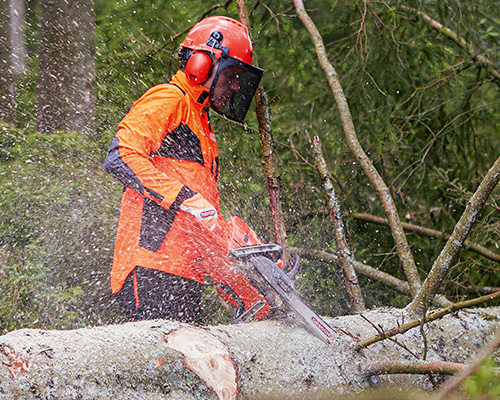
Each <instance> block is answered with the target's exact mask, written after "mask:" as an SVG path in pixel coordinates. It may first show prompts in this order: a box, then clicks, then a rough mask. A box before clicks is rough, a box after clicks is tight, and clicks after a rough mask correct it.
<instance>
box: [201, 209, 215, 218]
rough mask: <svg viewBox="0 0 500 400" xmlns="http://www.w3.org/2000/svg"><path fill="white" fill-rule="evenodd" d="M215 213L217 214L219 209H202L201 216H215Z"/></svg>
mask: <svg viewBox="0 0 500 400" xmlns="http://www.w3.org/2000/svg"><path fill="white" fill-rule="evenodd" d="M215 214H217V211H215V210H213V209H212V210H207V211H202V212H201V213H200V217H201V218H203V219H205V218H209V217H213V216H214V215H215Z"/></svg>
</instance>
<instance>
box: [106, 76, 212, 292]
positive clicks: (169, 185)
mask: <svg viewBox="0 0 500 400" xmlns="http://www.w3.org/2000/svg"><path fill="white" fill-rule="evenodd" d="M207 103H208V89H206V88H204V87H203V86H201V85H196V84H192V83H191V82H190V81H188V80H187V78H186V75H185V74H184V72H182V71H178V72H177V73H176V74H175V75H174V77H173V78H172V80H171V81H170V83H165V84H160V85H157V86H154V87H152V88H151V89H149V90H148V91H147V92H146V93H145V94H144V95H143V96H142V97H141V98H139V99H138V100H137V101H136V102H135V103H134V104H133V105H132V107H131V109H130V111H129V112H128V114H127V115H126V116H125V117H124V118H123V120H122V121H121V122H120V124H119V126H118V132H117V133H116V136H115V138H114V139H113V142H112V143H111V146H110V148H109V151H108V155H107V156H106V160H105V162H104V169H105V170H106V171H108V172H109V173H111V174H112V175H113V176H115V177H116V178H118V179H119V180H120V181H122V182H123V184H124V187H125V190H124V192H123V196H122V203H121V214H120V220H119V223H118V233H117V238H116V243H115V250H114V259H113V268H112V271H111V289H112V292H113V293H116V292H118V291H120V289H121V288H122V286H123V283H124V281H125V279H126V278H127V276H128V275H129V274H130V272H131V271H132V270H133V269H134V268H135V267H136V266H141V267H146V268H153V269H157V270H161V271H164V272H168V273H171V274H175V275H179V276H182V277H184V278H188V279H193V280H195V281H198V282H203V279H204V277H205V272H204V271H203V270H202V269H200V268H197V267H196V265H197V263H196V260H197V259H198V258H199V257H200V252H199V249H198V248H197V246H196V245H193V243H192V242H191V241H190V240H191V239H190V235H189V226H190V223H191V222H190V221H191V220H192V216H190V215H189V214H187V213H185V212H183V211H179V207H180V205H181V203H182V202H183V201H184V200H185V199H187V198H190V197H192V196H194V195H195V194H196V193H199V194H201V195H202V196H203V197H204V198H205V199H206V200H207V201H208V202H209V203H211V204H212V205H213V206H214V207H215V208H216V209H217V210H219V193H218V190H217V187H216V183H217V181H218V178H219V165H218V156H219V153H218V149H217V143H216V141H215V135H214V132H213V130H212V128H211V126H210V122H209V119H208V111H207ZM201 250H202V249H201Z"/></svg>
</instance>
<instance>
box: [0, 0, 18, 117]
mask: <svg viewBox="0 0 500 400" xmlns="http://www.w3.org/2000/svg"><path fill="white" fill-rule="evenodd" d="M9 21H10V18H9V0H0V120H2V121H4V122H7V123H11V124H13V123H14V122H15V120H16V105H15V102H14V76H13V72H12V59H11V47H10V24H9Z"/></svg>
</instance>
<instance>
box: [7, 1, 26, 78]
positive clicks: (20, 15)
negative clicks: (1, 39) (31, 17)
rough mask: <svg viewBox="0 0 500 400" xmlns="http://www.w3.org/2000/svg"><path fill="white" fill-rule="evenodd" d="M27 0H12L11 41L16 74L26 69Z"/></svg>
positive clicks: (13, 67) (13, 65)
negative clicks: (25, 28)
mask: <svg viewBox="0 0 500 400" xmlns="http://www.w3.org/2000/svg"><path fill="white" fill-rule="evenodd" d="M24 2H25V0H10V42H11V45H12V70H13V71H14V73H15V74H17V73H21V72H24V70H25V69H26V63H25V59H26V56H27V53H26V40H25V38H24V24H25V22H26V7H25V5H24Z"/></svg>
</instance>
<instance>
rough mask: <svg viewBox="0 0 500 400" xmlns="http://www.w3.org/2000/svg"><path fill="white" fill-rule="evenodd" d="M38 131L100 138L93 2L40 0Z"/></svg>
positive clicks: (89, 0)
mask: <svg viewBox="0 0 500 400" xmlns="http://www.w3.org/2000/svg"><path fill="white" fill-rule="evenodd" d="M40 5H41V25H42V32H41V42H40V69H39V74H38V99H37V130H38V131H39V132H43V133H51V132H53V131H55V130H62V131H66V132H69V131H80V132H83V133H84V134H86V135H94V134H95V93H94V89H95V88H94V85H95V68H96V67H95V59H94V47H95V43H94V19H95V18H94V5H93V1H92V0H74V1H66V0H41V1H40Z"/></svg>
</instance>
